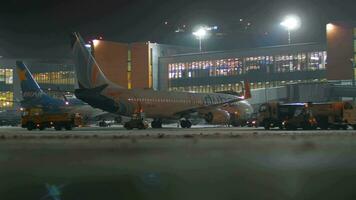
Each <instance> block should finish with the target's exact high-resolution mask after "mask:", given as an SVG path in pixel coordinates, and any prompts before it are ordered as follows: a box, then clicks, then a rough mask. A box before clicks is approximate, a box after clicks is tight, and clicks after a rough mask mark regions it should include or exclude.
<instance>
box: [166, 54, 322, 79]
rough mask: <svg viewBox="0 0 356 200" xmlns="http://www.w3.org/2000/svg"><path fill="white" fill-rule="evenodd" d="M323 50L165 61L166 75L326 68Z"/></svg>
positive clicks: (182, 75)
mask: <svg viewBox="0 0 356 200" xmlns="http://www.w3.org/2000/svg"><path fill="white" fill-rule="evenodd" d="M326 59H327V53H326V51H316V52H306V53H303V52H300V53H295V54H283V55H273V56H272V55H271V56H251V57H241V58H228V59H220V60H203V61H193V62H179V63H170V64H168V78H169V79H182V78H183V79H184V78H199V77H217V76H238V75H241V74H246V73H256V72H260V73H286V72H298V71H316V70H325V65H326Z"/></svg>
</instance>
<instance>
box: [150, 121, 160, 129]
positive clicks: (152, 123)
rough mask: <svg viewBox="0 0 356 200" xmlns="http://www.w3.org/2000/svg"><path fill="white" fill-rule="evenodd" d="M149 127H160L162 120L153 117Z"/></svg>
mask: <svg viewBox="0 0 356 200" xmlns="http://www.w3.org/2000/svg"><path fill="white" fill-rule="evenodd" d="M151 127H152V128H162V120H161V119H154V120H153V121H152V122H151Z"/></svg>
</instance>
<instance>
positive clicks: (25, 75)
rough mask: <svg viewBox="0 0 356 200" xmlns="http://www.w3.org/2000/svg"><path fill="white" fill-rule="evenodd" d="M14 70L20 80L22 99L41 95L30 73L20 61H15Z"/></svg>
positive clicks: (40, 90) (41, 92)
mask: <svg viewBox="0 0 356 200" xmlns="http://www.w3.org/2000/svg"><path fill="white" fill-rule="evenodd" d="M16 70H17V74H18V77H19V79H20V84H21V90H22V96H23V98H24V99H29V98H36V97H40V96H41V95H43V91H42V89H41V88H40V86H39V85H38V83H37V82H36V81H35V80H34V78H33V77H32V74H31V72H30V71H29V69H28V68H27V66H26V65H25V63H23V62H22V61H16Z"/></svg>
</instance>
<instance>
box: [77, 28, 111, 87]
mask: <svg viewBox="0 0 356 200" xmlns="http://www.w3.org/2000/svg"><path fill="white" fill-rule="evenodd" d="M71 45H72V51H73V55H74V63H75V72H76V76H77V79H78V85H79V88H81V89H91V88H96V87H99V86H102V85H106V84H108V83H110V81H109V80H108V79H107V78H106V77H105V75H104V73H103V71H102V70H101V68H100V66H99V65H98V63H97V62H96V60H95V59H94V57H93V55H92V54H91V52H90V51H89V49H88V48H87V47H86V45H85V42H84V40H83V38H82V37H81V36H80V35H79V33H73V34H72V38H71Z"/></svg>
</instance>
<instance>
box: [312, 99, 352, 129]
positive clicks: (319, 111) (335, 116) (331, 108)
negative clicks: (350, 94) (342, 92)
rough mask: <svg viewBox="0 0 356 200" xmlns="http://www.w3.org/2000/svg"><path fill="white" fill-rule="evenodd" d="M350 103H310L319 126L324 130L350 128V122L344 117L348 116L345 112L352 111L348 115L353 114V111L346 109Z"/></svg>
mask: <svg viewBox="0 0 356 200" xmlns="http://www.w3.org/2000/svg"><path fill="white" fill-rule="evenodd" d="M348 104H349V103H347V102H325V103H308V105H309V108H310V109H311V110H312V112H313V115H314V117H315V119H316V121H317V124H318V127H319V128H320V129H322V130H327V129H336V130H337V129H343V130H346V129H347V128H348V123H347V122H346V121H347V120H345V119H344V118H345V117H346V116H345V114H346V113H350V114H349V115H348V116H350V117H351V116H352V112H350V111H346V110H347V109H345V108H347V107H348V106H347V105H348ZM345 111H346V112H345ZM355 111H356V110H355ZM350 117H346V118H350ZM349 120H351V119H349Z"/></svg>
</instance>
